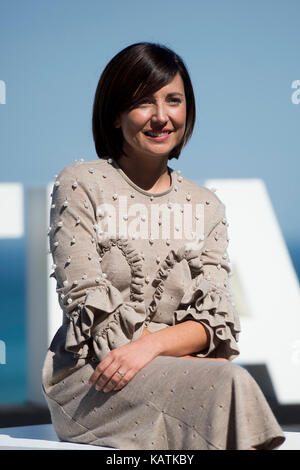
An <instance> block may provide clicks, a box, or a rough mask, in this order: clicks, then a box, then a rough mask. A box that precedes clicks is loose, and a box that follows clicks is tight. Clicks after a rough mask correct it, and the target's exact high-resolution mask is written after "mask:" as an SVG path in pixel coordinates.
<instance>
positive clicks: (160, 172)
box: [117, 154, 171, 193]
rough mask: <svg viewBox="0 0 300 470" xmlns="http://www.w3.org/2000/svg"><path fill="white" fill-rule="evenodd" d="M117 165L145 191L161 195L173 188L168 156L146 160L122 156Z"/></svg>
mask: <svg viewBox="0 0 300 470" xmlns="http://www.w3.org/2000/svg"><path fill="white" fill-rule="evenodd" d="M117 163H118V165H119V167H120V168H121V169H122V170H123V171H124V173H126V175H127V176H128V178H130V179H131V181H133V182H134V183H135V184H136V185H137V186H139V187H140V188H142V189H144V190H145V191H149V192H152V193H161V192H163V191H166V190H167V189H169V187H170V186H171V176H170V175H169V173H168V166H167V163H168V157H167V156H166V157H163V158H162V157H157V158H155V157H152V158H149V159H144V158H135V157H133V156H130V157H127V156H126V155H124V154H122V155H121V156H120V157H119V158H118V160H117Z"/></svg>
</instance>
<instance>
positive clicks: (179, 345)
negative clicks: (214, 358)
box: [138, 320, 210, 357]
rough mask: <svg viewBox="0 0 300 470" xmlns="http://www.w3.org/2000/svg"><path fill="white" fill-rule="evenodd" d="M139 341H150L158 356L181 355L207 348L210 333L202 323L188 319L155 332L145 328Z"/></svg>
mask: <svg viewBox="0 0 300 470" xmlns="http://www.w3.org/2000/svg"><path fill="white" fill-rule="evenodd" d="M138 341H148V342H150V343H151V344H152V347H153V349H154V351H155V353H156V355H157V356H178V357H181V356H185V355H188V354H191V353H195V352H199V351H202V350H204V349H206V348H207V347H208V345H209V341H210V335H209V333H208V330H207V329H206V328H205V326H204V325H202V324H201V323H199V322H196V321H193V320H187V321H185V322H183V323H178V324H177V325H173V326H169V327H168V328H164V329H162V330H159V331H156V332H154V333H150V332H149V331H147V330H146V329H144V331H143V335H142V337H141V338H140V339H139V340H138Z"/></svg>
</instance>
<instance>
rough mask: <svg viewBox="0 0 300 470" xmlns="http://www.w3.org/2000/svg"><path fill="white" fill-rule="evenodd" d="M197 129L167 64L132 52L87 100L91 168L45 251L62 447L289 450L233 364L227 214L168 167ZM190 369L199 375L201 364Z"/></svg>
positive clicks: (56, 198)
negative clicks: (54, 308)
mask: <svg viewBox="0 0 300 470" xmlns="http://www.w3.org/2000/svg"><path fill="white" fill-rule="evenodd" d="M194 122H195V103H194V94H193V89H192V84H191V81H190V78H189V75H188V72H187V69H186V67H185V65H184V63H183V61H182V59H181V58H180V57H179V56H178V55H176V54H175V53H174V52H173V51H171V50H170V49H168V48H166V47H164V46H162V45H159V44H153V43H137V44H133V45H131V46H128V47H127V48H125V49H124V50H122V51H121V52H119V53H118V54H117V55H116V56H115V57H114V58H113V59H112V60H111V61H110V63H109V64H108V65H107V66H106V68H105V70H104V71H103V73H102V75H101V77H100V80H99V83H98V87H97V90H96V95H95V100H94V109H93V135H94V141H95V147H96V152H97V155H98V157H99V159H96V160H92V161H88V162H84V161H75V162H74V163H73V164H71V165H68V166H67V167H65V168H64V169H63V170H62V171H61V173H60V175H59V176H58V178H57V180H56V182H55V184H54V188H53V194H52V206H51V214H50V224H51V226H50V231H49V236H50V249H51V252H52V256H53V261H54V265H53V269H54V273H53V274H52V276H54V277H55V278H56V280H57V292H58V294H59V302H60V305H61V308H62V310H63V313H64V320H63V325H62V326H61V327H60V328H59V330H58V331H57V333H56V335H55V337H54V339H53V341H52V344H51V346H50V348H49V351H48V352H47V355H46V358H45V363H44V368H43V390H44V394H45V397H46V400H47V402H48V405H49V409H50V412H51V417H52V422H53V424H54V427H55V429H56V432H57V434H58V436H59V437H60V438H61V439H62V440H67V441H71V442H78V443H89V444H94V445H100V446H108V447H113V448H118V449H250V448H256V449H273V448H275V447H278V446H279V445H280V444H281V443H282V442H283V441H284V435H283V433H282V430H281V429H280V427H279V425H278V423H277V421H276V419H275V417H274V416H273V414H272V411H271V410H270V408H269V405H268V404H267V402H266V400H265V398H264V396H263V394H262V392H261V390H260V389H259V387H258V385H257V384H256V382H255V381H254V380H253V378H252V377H251V376H250V374H249V373H248V372H247V371H246V370H245V369H244V368H242V367H240V366H238V365H235V364H233V363H232V360H233V359H234V358H235V357H236V356H237V355H238V354H239V350H238V347H237V341H238V334H239V332H240V326H239V320H238V316H237V312H236V311H235V309H234V306H233V304H232V303H231V299H230V291H229V285H228V276H229V274H230V273H231V270H230V267H229V264H228V257H227V253H226V249H227V245H228V239H227V228H226V227H227V221H226V218H225V207H224V204H223V203H222V202H221V201H220V199H219V198H218V197H217V196H216V195H215V193H214V192H213V191H211V190H209V189H207V188H205V187H203V186H200V185H198V184H196V183H194V182H192V181H190V180H188V179H186V178H183V177H182V176H181V175H180V172H179V171H174V170H173V169H172V168H170V167H169V166H168V160H170V159H172V158H178V157H179V155H180V152H181V149H182V147H183V146H184V145H185V144H186V143H187V141H188V140H189V138H190V136H191V134H192V131H193V127H194ZM196 359H197V360H196Z"/></svg>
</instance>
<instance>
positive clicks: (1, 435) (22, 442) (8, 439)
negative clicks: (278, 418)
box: [0, 424, 300, 451]
mask: <svg viewBox="0 0 300 470" xmlns="http://www.w3.org/2000/svg"><path fill="white" fill-rule="evenodd" d="M284 434H285V436H286V441H285V442H284V444H282V446H280V447H279V448H278V449H276V450H300V432H285V433H284ZM60 449H65V450H111V451H115V450H119V449H115V448H113V447H100V446H91V445H88V444H72V443H70V442H61V441H59V439H58V437H57V435H56V433H55V431H54V428H53V425H52V424H42V425H35V426H18V427H15V428H2V429H1V428H0V450H60Z"/></svg>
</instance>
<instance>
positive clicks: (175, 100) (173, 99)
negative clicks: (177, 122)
mask: <svg viewBox="0 0 300 470" xmlns="http://www.w3.org/2000/svg"><path fill="white" fill-rule="evenodd" d="M170 102H171V103H175V104H179V103H181V99H180V98H171V99H170Z"/></svg>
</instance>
